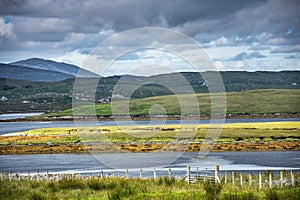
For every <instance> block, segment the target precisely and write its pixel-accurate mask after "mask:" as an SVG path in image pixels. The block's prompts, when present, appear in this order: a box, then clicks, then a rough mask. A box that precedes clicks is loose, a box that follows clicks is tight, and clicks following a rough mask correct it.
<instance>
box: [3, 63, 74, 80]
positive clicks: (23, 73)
mask: <svg viewBox="0 0 300 200" xmlns="http://www.w3.org/2000/svg"><path fill="white" fill-rule="evenodd" d="M0 78H5V79H17V80H23V81H25V80H27V81H38V82H56V81H62V80H65V79H69V78H74V76H72V75H69V74H65V73H61V72H56V71H50V70H44V69H34V68H30V67H23V66H16V65H9V64H1V63H0Z"/></svg>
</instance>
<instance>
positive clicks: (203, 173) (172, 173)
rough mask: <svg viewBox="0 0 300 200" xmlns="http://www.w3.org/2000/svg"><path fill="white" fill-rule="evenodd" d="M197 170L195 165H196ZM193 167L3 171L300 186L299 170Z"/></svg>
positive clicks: (3, 176)
mask: <svg viewBox="0 0 300 200" xmlns="http://www.w3.org/2000/svg"><path fill="white" fill-rule="evenodd" d="M193 169H195V167H194V168H193ZM196 169H197V170H191V167H190V166H187V167H186V171H183V170H178V169H177V170H176V168H175V169H171V168H170V169H160V170H157V169H155V168H154V169H153V171H152V172H151V174H152V175H149V173H150V172H149V169H147V171H146V172H147V173H146V176H144V173H143V169H140V170H139V171H138V172H136V171H135V173H134V172H131V173H130V170H128V169H126V170H124V171H116V170H115V171H108V170H105V171H101V172H100V173H98V174H80V173H60V174H57V173H48V172H43V173H40V172H35V173H31V172H30V171H28V173H27V174H24V173H20V172H18V173H11V172H0V181H4V180H9V181H21V180H28V181H42V180H46V181H55V180H61V179H63V178H67V179H93V178H114V177H123V178H126V179H130V178H141V179H142V178H153V179H157V178H159V177H169V178H170V179H172V178H174V179H177V180H181V181H187V182H188V183H191V184H194V183H198V182H200V181H211V182H217V183H220V184H232V185H233V186H250V187H252V186H257V187H258V188H259V189H261V188H262V187H269V188H272V187H274V186H281V187H291V186H292V187H295V186H299V185H300V173H299V171H292V170H290V171H285V170H282V171H271V170H268V171H260V172H256V173H248V174H246V173H243V172H238V171H230V172H226V171H222V172H220V171H219V166H218V165H217V166H216V167H215V169H214V170H200V171H199V170H198V167H196Z"/></svg>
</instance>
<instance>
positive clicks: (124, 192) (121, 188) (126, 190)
mask: <svg viewBox="0 0 300 200" xmlns="http://www.w3.org/2000/svg"><path fill="white" fill-rule="evenodd" d="M134 194H135V191H134V189H133V188H132V187H130V186H129V185H128V183H127V182H124V181H122V182H121V183H120V185H118V186H117V187H116V188H115V189H114V190H113V191H111V192H110V193H109V194H108V199H109V200H119V199H124V198H127V197H129V196H132V195H134Z"/></svg>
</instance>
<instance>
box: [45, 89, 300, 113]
mask: <svg viewBox="0 0 300 200" xmlns="http://www.w3.org/2000/svg"><path fill="white" fill-rule="evenodd" d="M222 95H224V94H222V93H219V94H217V95H216V98H219V97H220V98H222ZM177 96H178V97H180V98H182V99H183V100H184V102H181V105H180V103H179V102H178V99H177ZM177 96H175V95H167V96H156V97H148V98H142V99H132V100H131V101H130V103H129V112H130V115H131V116H138V117H139V116H147V115H149V111H150V113H151V112H152V113H151V114H153V115H155V114H165V115H168V116H176V115H193V114H199V113H197V110H198V109H199V110H200V114H201V115H202V116H209V115H211V99H210V94H208V93H202V94H197V99H198V103H199V104H197V106H198V105H199V108H197V107H195V105H193V104H190V103H188V102H192V101H191V100H192V99H193V98H194V95H190V94H184V95H177ZM218 96H219V97H218ZM299 96H300V90H279V89H277V90H251V91H245V92H227V93H226V114H227V115H258V114H276V113H281V114H282V113H300V104H299ZM125 103H126V102H124V101H119V102H116V103H115V104H114V106H115V107H114V108H115V110H118V109H119V108H124V106H126V104H125ZM182 103H183V104H184V105H182ZM154 105H160V106H162V107H164V109H165V111H166V113H161V109H157V110H155V109H153V108H155V107H153V106H154ZM181 109H182V111H183V112H184V113H182V112H181ZM119 110H120V109H119ZM224 112H225V111H224V110H219V111H218V113H215V114H219V113H221V114H222V113H224ZM73 114H75V115H76V116H93V115H97V116H98V117H109V116H112V115H113V114H114V115H116V113H113V112H112V109H111V103H104V104H98V105H96V107H95V109H94V107H92V106H81V107H80V106H79V107H77V108H75V110H73V109H68V110H65V111H62V112H58V113H52V114H48V115H45V116H46V117H65V116H73ZM117 115H125V116H126V115H127V114H126V113H125V112H118V113H117ZM45 116H44V117H45Z"/></svg>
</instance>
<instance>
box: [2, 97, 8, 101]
mask: <svg viewBox="0 0 300 200" xmlns="http://www.w3.org/2000/svg"><path fill="white" fill-rule="evenodd" d="M0 100H1V101H7V100H8V98H7V97H5V96H3V97H1V99H0Z"/></svg>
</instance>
